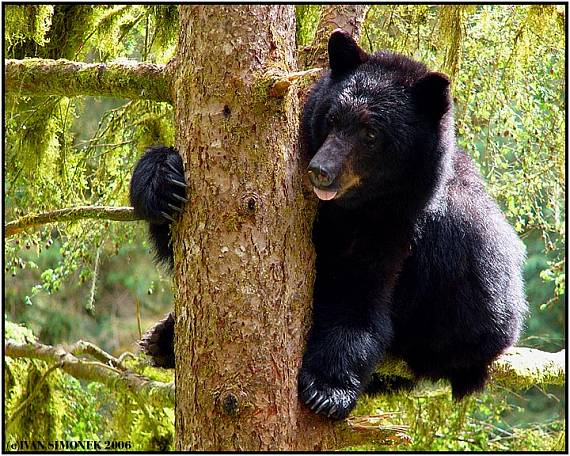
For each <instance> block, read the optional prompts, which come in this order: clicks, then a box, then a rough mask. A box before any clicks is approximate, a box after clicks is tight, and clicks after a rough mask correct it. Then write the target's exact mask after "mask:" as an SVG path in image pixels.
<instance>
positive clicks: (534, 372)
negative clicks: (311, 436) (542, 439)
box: [325, 347, 566, 450]
mask: <svg viewBox="0 0 570 456" xmlns="http://www.w3.org/2000/svg"><path fill="white" fill-rule="evenodd" d="M565 362H566V351H565V350H561V351H559V352H558V353H548V352H543V351H540V350H536V349H532V348H523V347H513V348H511V349H509V350H508V351H507V352H505V353H504V354H503V355H502V356H501V357H500V358H499V359H497V360H496V361H495V362H494V363H493V365H492V366H491V369H490V373H491V380H490V383H491V384H493V385H501V386H504V387H506V388H509V389H514V390H521V389H527V388H530V387H531V386H533V385H541V386H545V385H564V384H565V382H566V368H565ZM377 372H378V373H379V374H382V375H386V376H399V377H404V378H412V377H413V375H412V373H411V371H410V369H409V368H408V366H407V365H406V363H405V362H404V361H401V360H396V359H389V360H387V361H386V362H384V363H383V364H382V365H380V366H379V368H378V369H377ZM391 416H392V414H390V413H386V414H383V415H371V416H352V417H349V418H347V419H346V420H344V421H343V422H341V423H339V424H338V425H337V427H336V428H335V431H334V438H333V440H332V441H330V442H325V445H326V448H325V449H329V450H338V449H341V448H345V447H349V446H350V447H352V446H357V445H361V444H365V443H368V444H369V443H376V444H382V445H401V444H409V443H411V442H412V439H411V437H410V436H409V435H408V434H407V433H406V431H407V429H408V428H407V426H401V425H391V424H388V423H387V422H386V421H385V420H388V419H389V418H390V417H391Z"/></svg>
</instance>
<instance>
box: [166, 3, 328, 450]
mask: <svg viewBox="0 0 570 456" xmlns="http://www.w3.org/2000/svg"><path fill="white" fill-rule="evenodd" d="M180 20H181V27H180V33H179V36H180V42H179V49H178V58H177V59H178V72H177V76H176V81H175V97H176V98H175V105H176V115H177V126H178V137H177V146H178V148H179V150H180V151H181V155H182V156H183V160H184V162H185V167H186V169H187V173H186V178H187V180H188V182H189V196H190V202H189V204H188V205H187V210H186V212H185V213H184V214H183V217H182V219H181V220H180V222H179V224H178V226H177V227H175V229H174V247H175V263H176V266H175V269H176V270H175V283H176V287H175V288H176V289H177V296H176V300H175V302H176V305H175V311H176V316H177V318H176V363H177V369H176V398H177V399H176V429H177V436H176V437H177V443H176V447H177V449H178V450H210V451H212V450H248V451H255V450H286V449H293V448H299V447H300V445H298V441H299V440H300V439H301V438H304V439H305V442H307V445H310V446H307V447H305V448H306V449H313V448H314V446H313V444H314V442H319V441H320V436H315V435H311V432H310V430H309V429H306V428H305V429H299V428H298V422H299V420H302V419H301V418H300V417H301V416H302V415H303V414H304V411H303V410H302V409H301V406H300V404H299V402H298V400H297V393H296V376H297V372H298V368H299V362H300V357H301V351H302V349H303V345H304V337H305V330H306V328H307V327H308V318H309V306H310V296H311V293H312V285H313V279H314V276H313V274H314V273H313V267H314V266H313V263H314V258H313V255H314V254H313V249H312V245H311V241H310V228H311V221H312V217H311V214H308V213H307V211H308V209H306V208H307V202H306V199H305V198H304V197H303V194H302V178H301V173H300V169H299V166H298V159H297V155H296V153H295V147H294V144H295V140H296V133H297V119H298V114H299V113H298V102H297V101H296V100H297V99H296V96H295V94H294V93H289V94H288V96H287V97H286V98H275V97H271V96H270V95H269V89H270V87H271V86H270V84H268V83H267V78H264V75H265V74H266V72H268V71H270V70H275V69H277V70H279V71H284V72H287V71H294V70H295V64H294V59H293V46H294V43H295V35H294V33H295V28H294V23H295V22H294V7H293V6H284V5H271V6H264V5H253V6H243V7H236V6H235V5H228V6H182V7H180ZM213 43H215V46H214V45H213ZM188 170H190V171H188ZM311 420H313V421H314V419H312V418H311ZM300 434H304V435H300Z"/></svg>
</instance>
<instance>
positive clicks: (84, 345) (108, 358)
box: [67, 340, 126, 370]
mask: <svg viewBox="0 0 570 456" xmlns="http://www.w3.org/2000/svg"><path fill="white" fill-rule="evenodd" d="M67 351H68V352H69V353H72V354H73V355H75V356H80V355H84V354H87V355H90V356H91V357H93V358H95V359H96V360H98V361H101V362H102V363H105V364H109V365H110V366H113V367H116V368H118V369H121V370H126V368H125V366H124V365H123V363H122V361H121V360H120V359H119V358H115V357H114V356H113V355H111V354H109V353H107V352H106V351H105V350H103V349H101V348H99V347H97V345H95V344H92V343H91V342H87V341H85V340H79V341H77V342H75V343H74V344H73V345H71V346H70V347H68V348H67Z"/></svg>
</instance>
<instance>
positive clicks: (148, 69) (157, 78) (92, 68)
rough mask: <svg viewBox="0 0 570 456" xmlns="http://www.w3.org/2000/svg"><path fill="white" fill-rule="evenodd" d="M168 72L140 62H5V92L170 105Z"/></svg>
mask: <svg viewBox="0 0 570 456" xmlns="http://www.w3.org/2000/svg"><path fill="white" fill-rule="evenodd" d="M168 68H169V67H168V65H158V64H150V63H137V62H133V63H131V62H120V63H119V62H114V63H83V62H73V61H69V60H64V59H59V60H52V59H35V58H34V59H24V60H12V59H8V60H5V61H4V88H5V89H6V91H7V92H8V93H10V94H12V95H28V96H29V95H57V96H65V97H73V96H78V95H91V96H96V97H97V96H98V97H114V98H126V99H130V100H152V101H167V102H171V101H172V93H171V82H170V81H171V80H172V79H171V77H170V74H169V71H168Z"/></svg>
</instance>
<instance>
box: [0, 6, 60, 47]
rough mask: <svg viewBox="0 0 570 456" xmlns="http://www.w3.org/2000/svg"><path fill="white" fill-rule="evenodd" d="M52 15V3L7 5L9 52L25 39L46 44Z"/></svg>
mask: <svg viewBox="0 0 570 456" xmlns="http://www.w3.org/2000/svg"><path fill="white" fill-rule="evenodd" d="M52 15H53V6H52V5H7V6H6V7H5V9H4V36H5V39H6V42H5V46H6V49H7V50H8V52H7V54H8V55H10V50H11V49H13V48H14V46H16V45H17V44H19V43H22V42H24V41H32V42H34V43H35V44H36V45H38V46H43V45H45V43H46V34H47V32H48V30H49V28H50V27H51V18H52Z"/></svg>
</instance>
